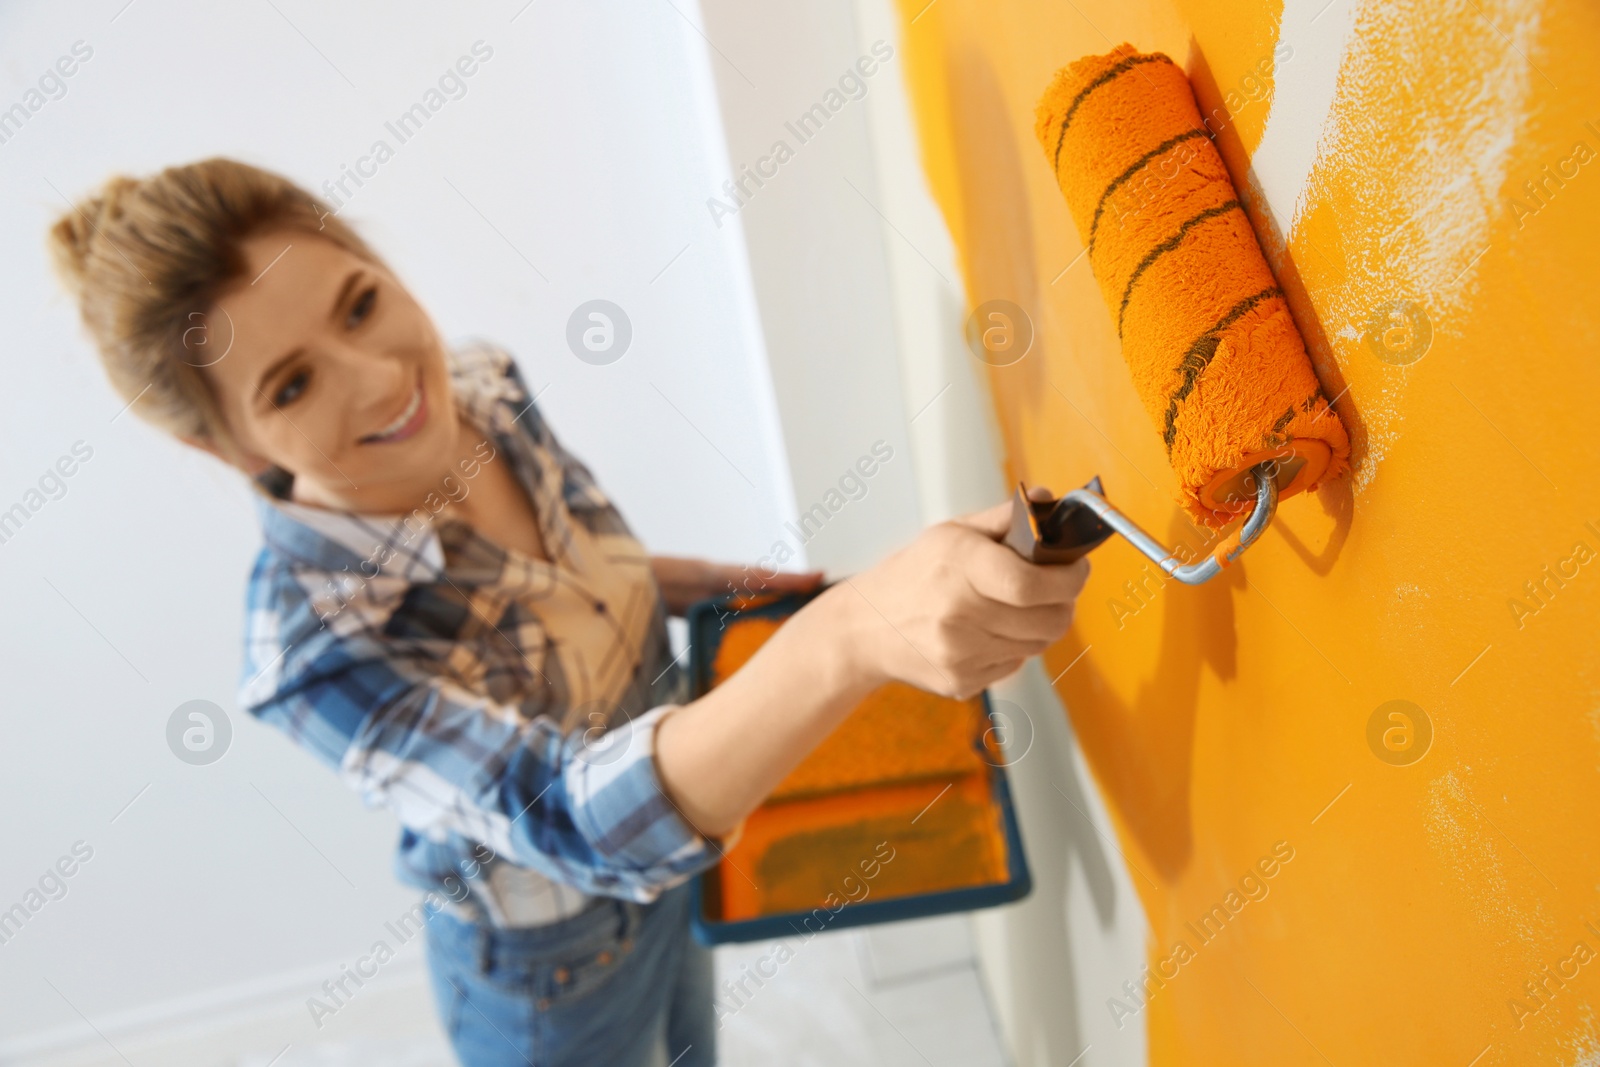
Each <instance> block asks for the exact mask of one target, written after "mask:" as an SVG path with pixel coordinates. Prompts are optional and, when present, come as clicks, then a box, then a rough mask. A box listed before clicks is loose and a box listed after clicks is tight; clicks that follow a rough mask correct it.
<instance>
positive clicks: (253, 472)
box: [178, 433, 272, 478]
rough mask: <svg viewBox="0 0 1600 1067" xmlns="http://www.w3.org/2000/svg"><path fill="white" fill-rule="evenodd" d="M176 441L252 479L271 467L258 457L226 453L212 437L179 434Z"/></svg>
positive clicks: (248, 454)
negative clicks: (209, 455)
mask: <svg viewBox="0 0 1600 1067" xmlns="http://www.w3.org/2000/svg"><path fill="white" fill-rule="evenodd" d="M178 439H179V440H180V441H182V442H183V443H184V444H186V445H188V446H190V447H191V448H198V449H199V450H200V451H202V452H209V453H210V454H211V455H213V456H215V457H216V458H217V459H219V460H221V461H222V462H223V463H226V464H227V465H228V466H230V467H236V468H238V469H239V470H241V471H244V472H245V473H246V474H248V475H249V476H250V477H252V478H254V477H256V476H258V475H260V474H261V473H262V472H263V471H266V470H268V469H269V468H271V466H272V463H271V461H269V460H265V459H262V458H261V457H260V456H253V455H251V454H250V453H248V452H242V451H233V452H231V453H230V452H226V451H224V450H223V449H222V447H221V446H219V445H218V444H217V442H216V439H215V438H212V437H202V436H200V435H199V434H187V433H185V434H179V435H178Z"/></svg>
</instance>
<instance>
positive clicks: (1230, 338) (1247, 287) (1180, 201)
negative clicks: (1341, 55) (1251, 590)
mask: <svg viewBox="0 0 1600 1067" xmlns="http://www.w3.org/2000/svg"><path fill="white" fill-rule="evenodd" d="M1034 130H1035V133H1036V134H1037V136H1038V138H1039V143H1040V145H1041V146H1043V148H1044V152H1045V158H1046V160H1047V161H1048V162H1049V163H1050V164H1051V166H1052V167H1053V168H1054V169H1055V174H1056V181H1057V183H1058V184H1059V185H1060V187H1061V192H1062V195H1063V196H1065V197H1066V201H1067V208H1068V210H1069V211H1071V213H1072V217H1073V220H1074V221H1075V222H1076V223H1077V227H1078V233H1079V234H1080V235H1081V236H1082V238H1083V240H1084V243H1085V244H1086V245H1087V246H1088V256H1089V262H1090V265H1091V267H1092V268H1093V270H1094V276H1095V278H1096V279H1098V280H1099V282H1100V288H1101V291H1102V292H1103V293H1104V294H1105V299H1106V306H1107V307H1108V308H1109V309H1110V312H1111V319H1112V323H1113V325H1114V326H1115V327H1116V330H1117V335H1118V337H1119V338H1120V339H1121V341H1122V355H1123V358H1124V359H1125V360H1126V361H1127V364H1128V369H1129V371H1130V372H1131V373H1132V376H1133V384H1134V388H1135V389H1136V390H1137V391H1138V393H1139V397H1140V399H1141V400H1142V401H1143V402H1144V406H1145V409H1146V410H1147V411H1148V412H1149V413H1150V418H1151V419H1152V420H1153V421H1154V422H1155V425H1156V429H1157V431H1158V432H1159V433H1160V434H1161V439H1162V441H1163V443H1164V444H1165V445H1166V449H1167V457H1168V460H1169V461H1170V462H1171V464H1172V468H1173V470H1174V471H1175V472H1176V473H1177V475H1178V480H1179V483H1180V485H1181V486H1182V503H1183V505H1184V507H1185V508H1186V509H1187V510H1188V511H1189V513H1190V514H1191V515H1193V516H1194V517H1195V518H1196V519H1198V520H1199V521H1201V522H1204V523H1206V524H1208V525H1211V526H1217V525H1221V524H1223V523H1225V522H1226V521H1227V520H1228V519H1230V518H1232V517H1234V516H1236V515H1237V514H1238V512H1239V510H1240V509H1241V507H1244V506H1248V504H1249V502H1250V501H1251V500H1252V499H1253V494H1252V493H1251V491H1250V488H1249V487H1248V485H1246V484H1245V482H1244V479H1243V474H1244V472H1246V471H1248V470H1250V468H1252V467H1254V466H1255V465H1256V464H1258V463H1261V462H1265V461H1267V460H1277V461H1278V464H1277V466H1276V467H1275V468H1274V469H1275V471H1276V477H1277V481H1278V483H1279V494H1280V496H1291V495H1293V494H1295V493H1298V492H1303V491H1305V490H1308V489H1313V488H1315V487H1316V486H1317V485H1318V484H1319V483H1320V482H1322V481H1324V480H1326V479H1329V478H1333V477H1336V476H1337V475H1339V474H1340V473H1341V472H1342V471H1343V470H1344V468H1345V466H1346V464H1347V463H1348V460H1349V454H1350V442H1349V438H1348V437H1347V436H1346V434H1345V428H1344V424H1343V423H1341V422H1340V421H1339V416H1338V415H1336V414H1335V413H1334V412H1333V409H1332V408H1331V407H1330V405H1329V403H1328V398H1327V397H1326V396H1325V395H1324V394H1323V391H1322V387H1321V386H1320V385H1319V384H1318V382H1317V377H1316V375H1315V373H1313V371H1312V369H1311V360H1310V359H1309V357H1307V355H1306V349H1305V342H1304V341H1303V340H1302V339H1301V337H1300V333H1299V331H1298V330H1297V329H1296V328H1295V324H1294V320H1293V318H1291V317H1290V314H1289V306H1288V304H1287V303H1286V302H1285V300H1284V296H1283V292H1282V291H1281V290H1280V289H1279V288H1278V284H1277V282H1276V280H1275V279H1274V278H1273V276H1272V271H1271V270H1269V269H1268V267H1267V261H1266V257H1265V256H1263V255H1262V253H1261V246H1260V245H1259V244H1258V243H1257V241H1256V235H1255V231H1254V230H1252V229H1251V228H1250V220H1249V218H1248V216H1246V214H1245V212H1244V209H1243V207H1242V206H1241V204H1240V202H1239V197H1238V194H1237V192H1236V191H1235V190H1234V187H1233V182H1232V180H1231V179H1230V178H1229V176H1228V170H1227V168H1226V167H1225V166H1223V163H1222V157H1221V156H1220V155H1218V153H1217V150H1216V147H1215V146H1214V145H1213V144H1212V143H1211V139H1210V137H1209V136H1208V135H1207V132H1206V128H1205V126H1204V125H1203V124H1202V122H1201V120H1200V112H1199V109H1198V108H1197V107H1196V106H1195V100H1194V93H1193V92H1192V91H1191V90H1190V88H1189V79H1188V78H1187V77H1185V75H1184V73H1183V71H1182V69H1180V68H1179V67H1178V65H1177V64H1176V63H1174V62H1173V61H1172V60H1171V59H1170V58H1168V57H1167V56H1165V55H1162V54H1160V53H1151V54H1140V53H1138V52H1135V51H1134V49H1133V47H1132V46H1131V45H1126V44H1124V45H1122V46H1120V47H1118V48H1117V49H1115V50H1114V51H1112V52H1111V53H1110V54H1108V55H1103V56H1086V57H1085V58H1083V59H1080V60H1078V61H1077V62H1076V63H1073V64H1072V65H1071V66H1069V67H1066V68H1064V69H1062V70H1061V71H1060V72H1059V73H1057V75H1056V77H1055V80H1054V81H1053V82H1052V83H1051V85H1050V87H1049V89H1047V90H1046V91H1045V94H1044V96H1043V98H1041V99H1040V101H1039V106H1038V111H1037V121H1036V123H1035V127H1034Z"/></svg>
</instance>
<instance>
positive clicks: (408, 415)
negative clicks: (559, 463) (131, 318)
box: [185, 231, 460, 512]
mask: <svg viewBox="0 0 1600 1067" xmlns="http://www.w3.org/2000/svg"><path fill="white" fill-rule="evenodd" d="M242 250H243V252H244V255H245V259H246V270H245V275H244V277H242V278H241V279H239V280H238V281H236V282H235V283H233V284H232V285H230V286H229V287H228V288H227V289H226V290H225V291H224V293H223V294H222V296H221V297H219V298H218V300H217V302H216V305H215V307H214V308H213V309H212V310H211V312H210V314H209V315H207V316H206V318H205V322H204V325H203V327H202V328H201V330H199V331H197V330H193V329H191V330H190V332H189V333H190V335H189V336H187V337H186V344H185V347H186V349H187V350H188V351H189V352H190V353H192V355H191V356H190V357H189V359H190V362H191V363H195V364H197V365H201V366H204V368H205V370H204V373H205V374H207V375H209V376H210V380H211V383H212V386H213V388H214V390H215V392H216V394H217V399H218V401H219V403H220V405H221V408H222V413H223V417H224V418H225V419H226V420H227V424H228V428H229V429H230V430H231V431H232V434H233V436H234V439H235V440H236V441H237V443H238V446H239V448H240V449H241V450H243V452H244V453H245V454H246V458H247V462H248V463H250V464H251V465H252V466H254V467H256V468H257V469H262V468H264V467H265V465H266V464H275V465H277V466H279V467H282V468H283V469H284V470H287V471H289V472H290V473H291V474H293V475H294V476H295V487H294V497H295V499H296V500H301V501H304V502H306V503H310V504H316V505H319V506H322V507H330V508H338V509H342V510H350V511H370V512H385V511H403V510H408V509H410V508H411V507H413V506H414V505H415V504H416V502H417V500H419V499H420V498H421V497H423V496H425V495H426V494H427V493H428V492H429V491H430V490H431V489H433V488H435V487H436V485H437V483H438V481H439V479H440V478H442V477H443V476H444V475H445V474H447V473H449V471H450V469H451V464H452V463H453V462H454V459H455V455H456V450H457V446H458V443H459V434H460V423H459V420H458V416H457V413H456V409H455V403H454V400H453V397H452V394H451V388H450V375H449V370H448V366H447V364H446V360H445V351H444V345H443V343H442V342H441V341H440V339H439V335H438V333H437V331H436V330H435V329H434V326H433V323H432V321H431V320H430V319H429V318H428V315H427V313H426V312H424V311H423V310H422V308H421V306H419V305H418V304H417V302H416V301H415V300H413V299H412V298H411V294H409V293H408V292H406V290H405V288H404V287H403V286H402V285H401V284H400V282H399V281H398V279H396V278H395V277H394V275H392V274H390V273H389V272H388V271H387V270H385V269H384V268H383V267H380V266H378V265H376V264H373V263H369V262H367V261H366V260H364V259H361V258H359V257H358V256H356V255H354V254H353V253H351V252H349V251H346V250H345V249H344V248H342V247H340V246H339V245H337V244H334V243H333V242H332V241H329V240H327V239H326V238H323V237H321V236H318V235H316V234H308V233H304V232H289V231H273V232H269V233H262V234H258V235H256V236H254V237H251V238H250V239H248V240H246V241H245V242H244V243H243V245H242ZM224 353H225V354H224Z"/></svg>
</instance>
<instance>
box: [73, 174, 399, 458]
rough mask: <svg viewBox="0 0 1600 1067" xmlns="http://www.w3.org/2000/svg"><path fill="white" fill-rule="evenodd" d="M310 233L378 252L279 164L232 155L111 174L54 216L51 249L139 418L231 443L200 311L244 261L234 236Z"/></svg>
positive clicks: (370, 255)
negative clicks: (204, 355) (278, 169)
mask: <svg viewBox="0 0 1600 1067" xmlns="http://www.w3.org/2000/svg"><path fill="white" fill-rule="evenodd" d="M274 229H290V230H301V231H306V232H310V233H315V234H318V235H320V236H322V237H325V238H327V239H328V240H330V241H332V242H334V243H335V244H338V245H340V246H342V247H343V248H345V249H346V250H348V251H350V252H352V253H354V254H355V255H357V256H360V257H361V258H362V259H365V260H368V261H369V262H372V263H374V264H381V260H380V259H379V258H378V256H377V255H376V254H375V253H374V252H373V251H372V250H371V249H370V248H369V247H368V246H367V244H366V242H364V241H363V240H362V239H361V238H360V237H359V236H358V235H357V234H356V232H355V231H354V230H353V229H351V228H350V227H349V226H348V225H346V224H345V223H344V222H343V221H341V220H340V219H339V218H338V217H337V216H335V215H334V213H333V211H332V210H331V209H330V208H329V207H328V206H327V205H326V204H325V203H324V202H323V201H321V200H319V199H318V198H317V197H315V196H313V195H312V194H310V193H308V192H306V191H305V190H304V189H302V188H301V187H299V186H298V185H296V184H294V183H293V182H291V181H290V180H289V179H287V178H284V177H283V176H281V175H278V174H274V173H272V172H271V171H266V170H262V169H261V168H259V167H253V166H250V165H249V164H247V163H240V162H237V161H236V160H232V159H223V158H220V157H219V158H213V159H204V160H200V161H199V162H196V163H189V164H186V165H184V166H179V167H168V168H167V169H166V170H163V171H161V172H160V173H159V174H155V175H152V176H150V177H147V178H130V177H127V176H125V175H115V176H113V177H111V178H109V179H108V180H107V181H106V182H105V184H104V185H103V186H102V187H101V188H100V190H99V191H98V192H96V193H94V194H92V195H90V196H88V197H86V198H85V199H83V200H81V201H79V202H78V203H77V204H76V205H74V207H73V208H72V209H71V210H70V211H67V212H64V213H63V214H62V215H61V216H60V218H58V219H57V220H56V222H55V223H54V225H52V226H51V227H50V232H49V236H48V238H47V241H48V244H49V248H50V256H51V259H52V261H53V263H54V266H55V270H56V273H57V275H58V276H59V277H60V279H61V281H62V284H63V285H64V286H65V287H66V288H67V290H68V291H69V292H70V293H71V294H72V297H73V299H74V300H75V301H76V302H77V305H78V312H79V314H80V316H81V317H82V319H83V324H84V327H85V328H86V329H87V330H88V332H89V335H90V337H91V338H92V339H93V340H94V343H95V347H96V348H97V349H98V350H99V353H100V361H101V363H102V364H103V365H104V366H105V369H106V375H107V377H109V378H110V380H111V385H112V388H114V389H115V390H116V391H117V393H118V394H120V395H121V396H122V398H123V399H124V400H125V401H127V402H128V403H130V404H131V405H132V406H133V409H134V410H135V411H136V412H137V413H138V414H139V415H140V416H141V417H142V418H144V419H146V420H147V421H149V422H151V423H153V424H155V425H156V426H159V427H161V428H162V429H164V430H167V431H168V432H170V433H172V434H175V435H177V436H180V437H194V438H200V439H202V440H204V441H208V442H210V443H212V444H214V445H215V446H216V447H217V448H219V449H220V450H221V451H223V452H224V454H227V455H229V456H233V455H235V454H236V451H237V450H236V447H235V444H234V441H233V438H232V436H231V435H230V434H229V433H228V428H227V426H226V424H225V422H224V420H223V418H222V412H221V409H220V408H219V406H218V404H217V402H216V397H215V396H214V394H213V393H212V391H211V387H210V384H209V382H208V381H207V379H206V376H205V375H204V373H203V372H202V371H201V369H200V368H201V367H202V366H204V365H205V363H206V362H208V361H209V357H208V359H207V360H199V359H196V358H195V356H196V354H197V352H198V351H202V350H201V349H198V348H197V345H196V337H195V336H194V334H195V331H196V329H197V325H196V324H197V323H200V324H202V325H200V326H199V327H198V330H199V333H198V340H199V342H200V343H204V342H205V332H204V331H205V329H206V328H205V326H204V325H203V324H204V322H205V319H204V318H203V317H197V313H198V315H200V316H203V315H205V314H206V313H207V312H209V311H210V310H211V308H212V306H213V304H214V303H215V301H216V299H217V297H218V295H219V294H220V293H221V291H222V289H223V287H224V286H226V285H227V284H228V283H229V282H231V281H233V280H234V279H237V278H239V277H242V276H243V275H244V273H245V261H244V255H243V252H242V250H241V247H240V246H241V245H242V243H243V242H244V241H245V239H246V238H248V237H250V236H252V235H254V234H257V233H261V232H264V231H267V230H274Z"/></svg>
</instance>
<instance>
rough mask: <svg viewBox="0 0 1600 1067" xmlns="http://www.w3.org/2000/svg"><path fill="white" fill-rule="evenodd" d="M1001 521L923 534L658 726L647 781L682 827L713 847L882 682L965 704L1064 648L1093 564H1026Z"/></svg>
mask: <svg viewBox="0 0 1600 1067" xmlns="http://www.w3.org/2000/svg"><path fill="white" fill-rule="evenodd" d="M1043 492H1044V491H1043V490H1040V489H1038V488H1036V489H1035V493H1036V494H1039V493H1043ZM1010 514H1011V505H1010V504H1009V503H1006V504H1001V505H997V506H996V507H993V508H990V509H988V510H986V511H982V512H977V513H975V514H972V515H967V516H963V517H961V518H959V519H953V520H951V521H950V522H944V523H939V524H938V525H935V526H932V527H929V528H928V529H927V530H925V531H924V532H923V534H922V535H921V536H920V537H918V538H917V539H916V540H915V541H913V542H912V543H911V544H910V545H908V546H907V547H906V548H904V549H902V550H900V551H899V552H897V553H895V554H894V555H892V556H890V557H889V558H888V559H886V560H884V561H883V562H882V563H880V564H879V565H878V566H876V567H874V568H872V569H871V570H868V571H866V572H864V573H862V574H860V575H857V576H856V577H854V578H847V579H845V580H844V581H841V582H839V583H837V584H836V585H834V586H831V587H830V588H829V589H828V590H827V591H825V592H824V593H822V594H821V595H820V596H818V597H817V598H816V599H814V600H812V601H811V602H810V603H808V604H807V605H806V606H805V607H804V608H802V609H801V610H800V611H798V612H797V613H795V615H794V616H793V617H792V618H791V619H790V620H789V621H788V622H787V623H785V624H784V625H783V626H782V627H780V628H779V629H778V631H777V632H776V633H775V634H773V636H772V637H771V638H770V639H769V640H768V641H767V642H766V643H765V644H763V645H762V646H761V648H760V649H759V650H757V652H756V654H755V655H754V656H752V657H751V659H750V661H749V662H748V663H746V664H745V665H744V666H743V667H741V668H740V669H739V670H738V671H736V672H734V674H733V675H732V676H731V677H730V678H728V679H727V680H726V681H725V682H723V683H722V684H721V685H719V686H717V687H716V688H715V689H713V690H712V691H711V692H710V693H707V694H706V695H705V696H703V697H701V698H700V699H699V700H696V701H694V702H692V703H690V704H686V705H684V706H682V707H680V708H678V709H676V710H674V711H672V712H671V713H670V714H668V715H666V717H665V718H663V719H662V720H661V722H660V723H659V724H658V726H657V728H656V734H655V760H656V773H657V775H658V777H659V778H660V780H661V783H662V788H663V789H665V790H666V792H667V795H668V796H669V798H670V799H671V800H672V801H673V803H674V805H675V806H676V807H677V808H678V810H679V811H680V812H681V813H682V814H683V816H684V818H685V819H686V820H687V821H688V822H690V823H691V824H693V825H694V826H695V827H696V828H697V829H698V830H699V831H700V832H701V833H703V834H707V835H710V836H722V835H725V834H727V833H728V832H730V831H731V830H733V829H734V828H735V827H736V826H738V824H739V822H740V821H741V820H742V819H743V818H744V817H745V816H746V815H748V814H749V813H750V812H751V811H753V810H754V809H755V808H756V807H757V806H758V805H759V804H760V803H761V802H762V800H764V799H765V798H766V796H767V795H768V794H769V793H771V792H772V790H773V789H774V788H776V787H777V785H778V783H779V782H781V781H782V780H783V778H784V777H785V776H786V775H787V774H788V773H789V772H790V771H791V770H793V769H794V767H795V766H796V765H797V764H799V763H800V761H801V760H802V759H804V758H805V757H806V755H807V754H809V753H810V752H811V750H812V749H814V748H816V746H817V745H818V744H820V743H821V742H822V740H823V738H825V737H826V736H827V735H828V733H829V732H830V731H831V730H832V729H833V728H834V727H835V726H837V725H838V724H839V722H840V721H841V720H843V719H844V717H845V716H846V715H848V714H849V713H850V711H851V709H852V708H854V707H855V706H856V705H857V704H858V703H860V701H861V700H862V699H863V698H864V697H865V696H866V695H867V694H868V693H870V692H871V691H872V690H873V689H876V688H877V687H878V686H880V685H882V684H883V683H885V682H888V681H903V682H908V683H910V684H912V685H915V686H919V687H921V688H923V689H927V690H929V691H931V692H935V693H942V694H945V695H947V696H955V697H963V698H964V697H968V696H971V695H972V694H974V693H976V692H978V691H979V690H981V689H983V688H984V687H985V686H987V685H989V684H990V683H992V682H994V681H997V680H999V679H1001V678H1004V677H1005V676H1006V675H1008V674H1010V673H1011V672H1013V671H1015V670H1016V669H1017V668H1018V667H1019V666H1021V665H1022V662H1023V661H1024V660H1025V659H1027V658H1028V657H1029V656H1032V655H1036V654H1037V653H1039V652H1042V651H1043V650H1044V649H1045V648H1047V647H1048V646H1049V645H1050V644H1052V643H1053V642H1055V641H1056V640H1057V639H1058V638H1060V637H1061V635H1062V634H1063V633H1065V632H1066V629H1067V627H1068V626H1069V625H1071V622H1072V613H1073V605H1074V602H1075V601H1076V600H1077V596H1078V593H1079V592H1080V591H1081V590H1082V588H1083V583H1084V581H1085V579H1087V577H1088V574H1089V563H1088V561H1087V560H1079V561H1078V562H1077V563H1073V564H1070V565H1067V566H1039V565H1036V564H1032V563H1029V562H1027V561H1025V560H1023V559H1022V558H1021V557H1020V556H1018V555H1017V554H1016V553H1015V552H1013V551H1011V550H1010V549H1009V548H1006V547H1005V546H1004V545H1001V544H999V543H998V539H999V538H1000V537H1002V536H1004V534H1005V531H1006V527H1007V524H1008V521H1009V518H1010Z"/></svg>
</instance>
